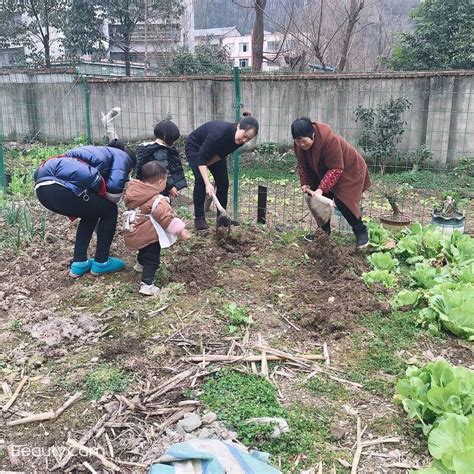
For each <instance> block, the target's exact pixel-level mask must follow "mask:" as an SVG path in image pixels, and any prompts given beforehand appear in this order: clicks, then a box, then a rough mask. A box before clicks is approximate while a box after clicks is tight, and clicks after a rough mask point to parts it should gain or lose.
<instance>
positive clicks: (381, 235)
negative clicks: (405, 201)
mask: <svg viewBox="0 0 474 474" xmlns="http://www.w3.org/2000/svg"><path fill="white" fill-rule="evenodd" d="M367 231H368V233H369V244H370V245H371V247H374V248H376V249H379V250H382V249H384V248H385V244H386V243H387V242H388V232H387V230H386V229H384V228H383V227H382V226H381V225H380V224H377V223H376V222H374V221H369V222H368V223H367Z"/></svg>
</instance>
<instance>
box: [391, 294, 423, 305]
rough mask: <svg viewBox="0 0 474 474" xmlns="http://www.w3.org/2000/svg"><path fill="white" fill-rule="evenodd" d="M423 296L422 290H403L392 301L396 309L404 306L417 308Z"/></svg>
mask: <svg viewBox="0 0 474 474" xmlns="http://www.w3.org/2000/svg"><path fill="white" fill-rule="evenodd" d="M422 296H423V292H422V291H420V290H402V291H400V292H399V293H398V294H397V295H396V296H395V298H394V299H393V300H392V306H393V307H394V308H395V309H397V308H402V307H404V306H413V307H416V306H417V304H418V302H419V301H420V299H421V297H422Z"/></svg>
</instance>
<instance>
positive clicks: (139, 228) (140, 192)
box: [124, 179, 175, 250]
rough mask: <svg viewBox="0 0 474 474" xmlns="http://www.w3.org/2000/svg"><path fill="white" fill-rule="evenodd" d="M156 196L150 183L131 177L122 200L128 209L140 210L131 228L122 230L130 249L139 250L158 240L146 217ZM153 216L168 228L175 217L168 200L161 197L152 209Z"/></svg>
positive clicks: (156, 192)
mask: <svg viewBox="0 0 474 474" xmlns="http://www.w3.org/2000/svg"><path fill="white" fill-rule="evenodd" d="M157 196H158V191H157V189H156V188H155V187H154V186H152V185H151V184H148V183H144V182H143V181H139V180H138V179H131V180H130V183H129V185H128V188H127V191H126V192H125V196H124V202H125V205H126V206H127V207H128V209H134V210H137V211H140V214H139V216H138V219H137V223H136V224H135V226H134V228H133V230H126V231H124V238H125V245H126V246H127V247H128V248H129V249H132V250H140V249H142V248H144V247H146V246H147V245H150V244H153V243H155V242H159V240H160V239H159V238H158V234H157V233H156V230H155V228H154V227H153V224H152V222H151V220H150V218H149V217H148V216H149V215H150V214H151V209H152V207H153V202H154V201H155V199H156V198H157ZM153 217H154V218H155V219H156V221H157V222H158V223H159V224H160V225H161V227H163V229H168V228H169V226H170V224H171V223H172V222H173V220H174V219H175V217H174V215H173V209H172V208H171V205H170V204H169V202H168V201H167V200H165V199H162V200H161V201H160V203H159V204H158V206H156V208H155V210H154V211H153Z"/></svg>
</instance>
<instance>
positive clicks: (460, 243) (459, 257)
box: [442, 230, 474, 263]
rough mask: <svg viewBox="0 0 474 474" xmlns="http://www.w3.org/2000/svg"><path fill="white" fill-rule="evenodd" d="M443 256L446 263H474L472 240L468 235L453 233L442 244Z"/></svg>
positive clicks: (473, 243)
mask: <svg viewBox="0 0 474 474" xmlns="http://www.w3.org/2000/svg"><path fill="white" fill-rule="evenodd" d="M442 247H443V255H444V256H445V257H446V259H447V260H448V262H451V263H453V262H454V263H463V262H466V261H469V260H473V261H474V239H473V238H472V237H469V235H466V234H461V232H459V231H457V230H456V231H454V232H453V233H452V234H451V236H450V237H447V238H445V239H444V240H443V242H442Z"/></svg>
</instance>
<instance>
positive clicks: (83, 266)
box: [69, 259, 92, 278]
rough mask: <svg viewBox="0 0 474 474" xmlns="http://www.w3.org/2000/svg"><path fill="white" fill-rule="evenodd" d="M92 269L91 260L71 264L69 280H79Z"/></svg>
mask: <svg viewBox="0 0 474 474" xmlns="http://www.w3.org/2000/svg"><path fill="white" fill-rule="evenodd" d="M91 268H92V259H89V260H86V261H85V262H73V263H72V265H71V268H70V269H69V276H70V277H71V278H80V277H81V276H82V275H85V274H86V273H87V272H89V271H90V269H91Z"/></svg>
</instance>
